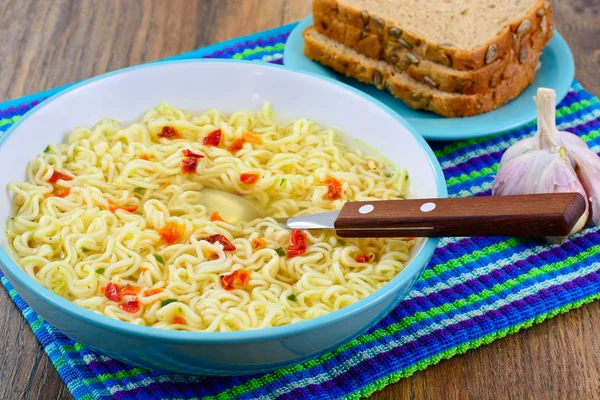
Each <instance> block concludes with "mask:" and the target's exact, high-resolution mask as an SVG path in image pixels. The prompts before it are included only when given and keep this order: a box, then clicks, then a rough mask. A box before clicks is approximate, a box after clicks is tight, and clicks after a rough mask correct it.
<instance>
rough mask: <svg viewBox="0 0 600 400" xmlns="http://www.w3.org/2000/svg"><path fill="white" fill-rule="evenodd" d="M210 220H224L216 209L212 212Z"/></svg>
mask: <svg viewBox="0 0 600 400" xmlns="http://www.w3.org/2000/svg"><path fill="white" fill-rule="evenodd" d="M210 220H211V221H213V222H215V221H223V218H221V216H220V215H219V212H218V211H215V212H214V213H212V214H211V215H210Z"/></svg>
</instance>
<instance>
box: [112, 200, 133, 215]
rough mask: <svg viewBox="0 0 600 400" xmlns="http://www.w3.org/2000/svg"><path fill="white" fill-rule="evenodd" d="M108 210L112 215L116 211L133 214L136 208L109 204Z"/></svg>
mask: <svg viewBox="0 0 600 400" xmlns="http://www.w3.org/2000/svg"><path fill="white" fill-rule="evenodd" d="M108 209H109V210H110V212H113V213H114V212H115V211H117V210H124V211H127V212H135V211H136V210H137V206H121V205H119V204H115V203H113V202H109V205H108Z"/></svg>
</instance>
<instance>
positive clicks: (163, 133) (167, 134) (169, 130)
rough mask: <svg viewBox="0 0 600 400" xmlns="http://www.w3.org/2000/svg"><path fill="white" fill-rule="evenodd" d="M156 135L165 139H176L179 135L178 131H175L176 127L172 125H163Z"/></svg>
mask: <svg viewBox="0 0 600 400" xmlns="http://www.w3.org/2000/svg"><path fill="white" fill-rule="evenodd" d="M158 136H159V137H163V138H167V139H177V138H180V137H181V135H180V134H179V132H177V129H175V128H173V127H172V126H163V127H162V129H161V130H160V133H159V134H158Z"/></svg>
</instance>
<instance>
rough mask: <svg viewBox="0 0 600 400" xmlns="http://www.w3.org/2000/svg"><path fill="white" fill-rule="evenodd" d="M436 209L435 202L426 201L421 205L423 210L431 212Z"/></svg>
mask: <svg viewBox="0 0 600 400" xmlns="http://www.w3.org/2000/svg"><path fill="white" fill-rule="evenodd" d="M433 210H435V203H425V204H423V205H422V206H421V211H423V212H429V211H433Z"/></svg>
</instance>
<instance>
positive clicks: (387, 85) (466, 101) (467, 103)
mask: <svg viewBox="0 0 600 400" xmlns="http://www.w3.org/2000/svg"><path fill="white" fill-rule="evenodd" d="M303 35H304V54H305V55H306V56H307V57H308V58H310V59H311V60H314V61H316V62H319V63H321V64H323V65H325V66H328V67H331V68H333V69H334V70H336V71H338V72H340V73H342V74H345V75H347V76H350V77H353V78H356V79H358V80H359V81H361V82H364V83H370V84H373V85H375V86H376V87H377V88H379V89H386V90H387V91H389V92H390V93H391V94H392V95H393V96H395V97H397V98H399V99H401V100H403V101H404V102H405V103H406V104H408V105H409V106H410V107H412V108H415V109H424V110H430V111H433V112H435V113H436V114H439V115H442V116H444V117H466V116H471V115H476V114H481V113H485V112H488V111H491V110H493V109H495V108H497V107H499V106H501V105H503V104H505V103H506V102H508V101H509V100H511V99H513V98H515V97H516V96H518V95H519V94H520V93H521V92H522V91H523V90H524V89H525V88H526V87H527V86H529V85H530V84H531V82H533V79H534V77H535V71H536V67H537V64H538V59H539V55H540V53H536V52H532V53H531V54H527V58H526V59H525V60H524V63H523V64H521V65H520V66H518V67H517V66H514V65H511V66H509V68H507V71H506V72H505V75H506V79H504V80H502V81H501V82H499V83H498V85H497V86H496V87H495V88H494V89H492V90H489V91H487V92H484V93H477V94H471V95H464V94H455V93H447V92H442V91H440V90H437V89H434V88H432V87H431V86H429V85H426V84H423V83H421V82H419V81H417V80H415V79H413V78H411V77H410V76H409V75H408V74H407V73H406V72H404V71H401V70H399V69H397V68H396V67H394V66H393V65H391V64H389V63H387V62H385V61H381V60H374V59H371V58H368V57H366V56H365V55H363V54H360V53H358V52H357V51H355V50H353V49H351V48H349V47H346V46H344V45H342V44H340V43H339V42H337V41H335V40H333V39H331V38H329V37H327V36H325V35H323V34H321V33H319V32H318V31H317V30H316V29H315V28H314V27H310V28H308V29H306V30H305V31H304V33H303Z"/></svg>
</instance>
